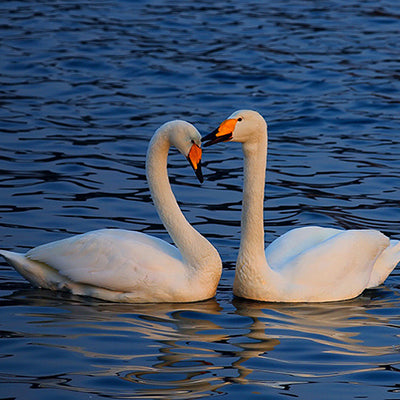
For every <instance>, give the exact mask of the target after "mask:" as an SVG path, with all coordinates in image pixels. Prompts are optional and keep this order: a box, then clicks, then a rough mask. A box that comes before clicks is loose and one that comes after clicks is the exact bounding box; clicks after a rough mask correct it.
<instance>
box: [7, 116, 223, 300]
mask: <svg viewBox="0 0 400 400" xmlns="http://www.w3.org/2000/svg"><path fill="white" fill-rule="evenodd" d="M171 145H173V146H175V147H176V148H177V149H178V150H179V151H180V152H181V153H182V154H183V155H184V156H185V157H187V159H188V160H189V162H190V164H191V165H192V167H193V169H194V170H195V172H196V175H197V177H198V178H199V180H200V182H202V179H203V177H202V174H201V154H202V152H201V147H200V146H201V136H200V134H199V132H198V131H197V129H196V128H195V127H194V126H193V125H191V124H189V123H188V122H185V121H171V122H167V123H166V124H164V125H162V126H161V127H160V128H159V129H158V130H157V131H156V133H155V134H154V136H153V138H152V139H151V141H150V144H149V148H148V152H147V158H146V174H147V180H148V183H149V187H150V192H151V195H152V198H153V201H154V204H155V207H156V209H157V211H158V214H159V216H160V218H161V220H162V222H163V223H164V226H165V227H166V229H167V231H168V233H169V234H170V236H171V238H172V240H173V241H174V243H175V245H176V246H177V247H175V246H172V245H170V244H169V243H167V242H165V241H163V240H161V239H158V238H156V237H153V236H149V235H146V234H144V233H141V232H136V231H128V230H121V229H102V230H97V231H92V232H88V233H85V234H82V235H77V236H73V237H70V238H67V239H63V240H59V241H56V242H52V243H48V244H44V245H41V246H38V247H35V248H33V249H31V250H29V251H28V252H27V253H26V254H19V253H14V252H10V251H5V250H0V255H2V256H3V257H4V258H5V259H6V260H7V262H8V263H9V264H11V265H12V266H13V267H14V268H15V269H16V270H17V271H18V272H19V273H20V274H21V275H22V276H24V277H25V278H26V279H27V280H28V281H30V282H31V283H32V284H33V285H35V286H38V287H41V288H46V289H53V290H68V291H70V292H72V293H73V294H77V295H84V296H92V297H96V298H100V299H104V300H110V301H116V302H130V303H148V302H192V301H199V300H205V299H208V298H211V297H213V296H214V295H215V292H216V288H217V285H218V282H219V279H220V276H221V271H222V263H221V259H220V257H219V254H218V252H217V251H216V249H215V248H214V247H213V246H212V245H211V243H210V242H209V241H208V240H207V239H205V238H204V237H203V236H202V235H200V233H199V232H197V231H196V230H195V229H194V228H193V227H192V226H191V225H190V224H189V223H188V221H187V220H186V218H185V217H184V215H183V214H182V212H181V210H180V208H179V206H178V204H177V202H176V199H175V197H174V194H173V192H172V189H171V186H170V183H169V180H168V175H167V158H168V151H169V148H170V146H171Z"/></svg>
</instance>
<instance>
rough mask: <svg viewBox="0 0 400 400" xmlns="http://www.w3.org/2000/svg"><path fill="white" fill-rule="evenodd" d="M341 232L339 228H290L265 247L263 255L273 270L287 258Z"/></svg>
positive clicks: (283, 263) (279, 266)
mask: <svg viewBox="0 0 400 400" xmlns="http://www.w3.org/2000/svg"><path fill="white" fill-rule="evenodd" d="M341 232H343V230H341V229H335V228H322V227H319V226H306V227H303V228H296V229H292V230H290V231H288V232H286V233H285V234H283V235H282V236H280V237H279V238H277V239H275V240H274V241H273V242H272V243H271V244H270V245H269V246H268V247H267V248H266V249H265V257H266V259H267V262H268V264H269V265H270V267H271V268H272V269H274V270H277V269H279V268H281V267H282V266H283V265H285V264H286V263H287V261H288V260H290V259H292V258H293V257H295V256H297V255H299V254H300V253H302V252H303V251H306V250H308V249H310V248H312V247H314V246H316V245H318V244H319V243H321V242H323V241H325V240H327V239H329V238H331V237H333V236H335V235H337V234H338V233H341Z"/></svg>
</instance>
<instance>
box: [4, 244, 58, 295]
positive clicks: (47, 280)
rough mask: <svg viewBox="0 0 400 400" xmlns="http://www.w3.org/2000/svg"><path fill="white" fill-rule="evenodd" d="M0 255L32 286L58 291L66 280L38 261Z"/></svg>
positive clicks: (10, 253)
mask: <svg viewBox="0 0 400 400" xmlns="http://www.w3.org/2000/svg"><path fill="white" fill-rule="evenodd" d="M0 255H1V256H3V258H4V259H5V260H6V261H7V262H8V263H9V264H10V265H11V266H12V267H14V269H15V270H16V271H17V272H18V273H19V274H21V275H22V276H23V277H24V278H25V279H26V280H28V281H29V282H30V283H32V284H33V285H34V286H37V287H40V288H46V289H60V288H61V287H63V286H64V284H65V282H66V278H64V277H63V276H62V275H60V274H58V273H57V272H56V271H55V270H54V269H52V268H50V267H49V266H47V265H46V264H44V263H41V262H39V261H33V260H30V259H29V258H28V257H26V256H25V254H20V253H14V252H12V251H7V250H0Z"/></svg>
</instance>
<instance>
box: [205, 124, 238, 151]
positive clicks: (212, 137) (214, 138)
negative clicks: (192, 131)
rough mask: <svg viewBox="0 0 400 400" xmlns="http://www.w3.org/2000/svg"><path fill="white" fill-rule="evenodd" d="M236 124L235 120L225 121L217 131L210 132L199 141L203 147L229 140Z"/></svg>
mask: <svg viewBox="0 0 400 400" xmlns="http://www.w3.org/2000/svg"><path fill="white" fill-rule="evenodd" d="M236 122H237V119H226V120H225V121H224V122H222V123H221V125H220V126H219V127H218V128H217V129H215V131H212V132H211V133H209V134H208V135H207V136H204V137H203V138H202V139H201V141H202V142H204V147H208V146H211V145H213V144H216V143H220V142H227V141H229V140H231V139H232V134H233V131H234V129H235V126H236Z"/></svg>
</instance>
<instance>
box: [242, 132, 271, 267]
mask: <svg viewBox="0 0 400 400" xmlns="http://www.w3.org/2000/svg"><path fill="white" fill-rule="evenodd" d="M261 139H262V140H258V141H253V142H246V143H244V144H243V154H244V188H243V205H242V221H241V225H242V228H241V231H242V233H241V242H240V250H239V258H245V259H246V260H249V259H255V258H258V257H262V258H265V256H264V188H265V170H266V165H267V136H266V135H265V136H264V137H261Z"/></svg>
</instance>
